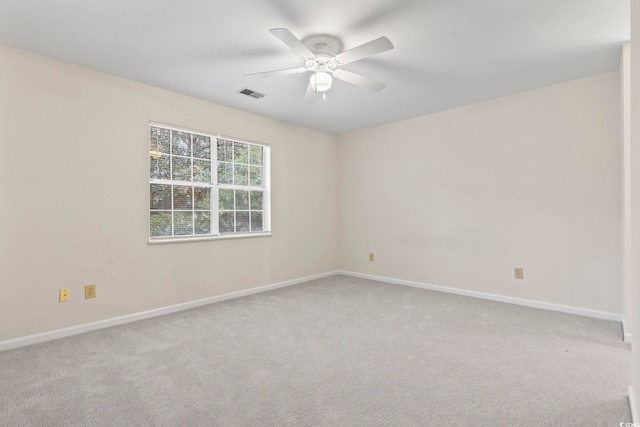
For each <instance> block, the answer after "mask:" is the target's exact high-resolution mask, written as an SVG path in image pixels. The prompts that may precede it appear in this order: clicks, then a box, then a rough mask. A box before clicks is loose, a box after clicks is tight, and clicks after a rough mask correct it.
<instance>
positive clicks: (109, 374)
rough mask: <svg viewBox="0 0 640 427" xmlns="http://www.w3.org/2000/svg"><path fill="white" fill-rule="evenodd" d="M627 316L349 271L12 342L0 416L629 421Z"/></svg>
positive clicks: (68, 421) (164, 421)
mask: <svg viewBox="0 0 640 427" xmlns="http://www.w3.org/2000/svg"><path fill="white" fill-rule="evenodd" d="M630 382H631V368H630V350H629V348H628V346H627V345H626V344H624V343H623V342H622V337H621V326H620V324H619V323H616V322H610V321H603V320H595V319H590V318H586V317H580V316H574V315H568V314H562V313H555V312H549V311H543V310H537V309H532V308H526V307H520V306H513V305H508V304H503V303H497V302H491V301H485V300H479V299H473V298H468V297H463V296H457V295H450V294H442V293H437V292H432V291H425V290H421V289H415V288H410V287H403V286H398V285H390V284H384V283H379V282H373V281H368V280H363V279H355V278H351V277H345V276H333V277H329V278H325V279H320V280H315V281H312V282H308V283H305V284H302V285H297V286H292V287H288V288H284V289H279V290H275V291H271V292H267V293H262V294H259V295H254V296H249V297H244V298H240V299H236V300H231V301H226V302H222V303H217V304H213V305H209V306H204V307H200V308H197V309H193V310H189V311H184V312H180V313H175V314H171V315H167V316H163V317H159V318H155V319H151V320H145V321H140V322H137V323H132V324H128V325H123V326H118V327H113V328H109V329H104V330H100V331H96V332H91V333H88V334H84V335H78V336H75V337H70V338H65V339H60V340H57V341H52V342H47V343H43V344H38V345H33V346H30V347H25V348H21V349H17V350H12V351H6V352H2V353H0V425H2V426H582V427H583V426H590V427H591V426H609V427H610V426H617V425H619V423H620V422H629V421H630V414H629V406H628V401H627V397H626V393H627V387H628V386H629V384H630Z"/></svg>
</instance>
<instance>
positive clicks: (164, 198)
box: [151, 184, 171, 225]
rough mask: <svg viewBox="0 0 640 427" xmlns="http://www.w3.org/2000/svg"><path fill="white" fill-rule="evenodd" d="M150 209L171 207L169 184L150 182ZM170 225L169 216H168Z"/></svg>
mask: <svg viewBox="0 0 640 427" xmlns="http://www.w3.org/2000/svg"><path fill="white" fill-rule="evenodd" d="M151 209H154V210H155V209H163V210H166V209H171V186H170V185H159V184H151ZM169 225H171V218H169Z"/></svg>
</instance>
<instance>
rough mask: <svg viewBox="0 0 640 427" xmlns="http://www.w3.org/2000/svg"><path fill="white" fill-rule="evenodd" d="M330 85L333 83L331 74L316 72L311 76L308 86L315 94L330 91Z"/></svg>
mask: <svg viewBox="0 0 640 427" xmlns="http://www.w3.org/2000/svg"><path fill="white" fill-rule="evenodd" d="M331 83H333V78H332V77H331V74H329V73H325V72H324V71H318V72H316V73H314V74H313V75H312V76H311V80H310V84H311V87H312V88H313V90H314V91H316V92H326V91H328V90H329V89H331Z"/></svg>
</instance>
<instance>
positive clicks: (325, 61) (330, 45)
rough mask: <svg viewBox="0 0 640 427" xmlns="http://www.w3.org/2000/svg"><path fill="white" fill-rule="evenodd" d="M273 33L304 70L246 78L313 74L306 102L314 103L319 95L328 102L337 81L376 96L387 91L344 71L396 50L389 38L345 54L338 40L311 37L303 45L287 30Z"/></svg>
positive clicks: (316, 36)
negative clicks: (329, 94)
mask: <svg viewBox="0 0 640 427" xmlns="http://www.w3.org/2000/svg"><path fill="white" fill-rule="evenodd" d="M270 31H271V34H273V35H274V36H276V37H277V38H278V39H279V40H280V41H282V42H283V43H284V44H286V45H287V46H289V48H290V49H291V50H292V51H293V52H294V53H295V54H296V55H298V56H300V57H301V58H302V59H303V60H304V66H302V67H296V68H287V69H283V70H274V71H266V72H262V73H253V74H246V76H251V75H259V76H261V77H273V76H280V75H286V74H298V73H305V72H312V73H313V74H312V75H311V77H310V79H309V85H308V87H307V93H306V95H305V97H304V102H312V101H315V100H316V99H317V97H318V95H319V94H320V93H321V94H322V95H323V98H325V96H326V94H325V92H326V91H328V90H329V89H330V88H331V85H332V83H333V79H334V78H336V79H339V80H342V81H345V82H347V83H351V84H353V85H356V86H359V87H363V88H365V89H369V90H372V91H374V92H379V91H381V90H382V89H384V87H385V84H384V83H381V82H379V81H376V80H373V79H370V78H368V77H365V76H362V75H360V74H356V73H353V72H351V71H348V70H345V69H343V68H341V67H342V66H343V65H346V64H349V63H351V62H356V61H359V60H361V59H364V58H368V57H370V56H373V55H376V54H378V53H382V52H385V51H387V50H391V49H393V44H392V43H391V41H389V39H388V38H386V37H380V38H377V39H375V40H372V41H370V42H368V43H365V44H362V45H360V46H357V47H354V48H353V49H349V50H346V51H344V52H342V42H341V41H340V39H338V38H337V37H333V36H329V35H326V34H319V35H312V36H309V37H307V38H305V39H304V41H302V40H300V39H298V38H297V37H296V36H294V35H293V34H292V33H291V31H289V30H287V29H286V28H274V29H272V30H270Z"/></svg>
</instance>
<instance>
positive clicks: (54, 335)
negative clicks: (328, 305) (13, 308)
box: [0, 271, 338, 351]
mask: <svg viewBox="0 0 640 427" xmlns="http://www.w3.org/2000/svg"><path fill="white" fill-rule="evenodd" d="M336 274H338V272H337V271H330V272H327V273H321V274H316V275H313V276H306V277H301V278H299V279H292V280H287V281H284V282H279V283H273V284H271V285H264V286H259V287H257V288H251V289H245V290H243V291H236V292H230V293H228V294H223V295H217V296H214V297H209V298H203V299H199V300H195V301H189V302H185V303H182V304H176V305H171V306H168V307H162V308H157V309H153V310H148V311H143V312H140V313H133V314H128V315H125V316H119V317H113V318H111V319H105V320H99V321H97V322H91V323H84V324H82V325H76V326H70V327H68V328H63V329H56V330H54V331H48V332H43V333H40V334H34V335H27V336H24V337H20V338H14V339H10V340H5V341H0V351H5V350H13V349H16V348H19V347H25V346H27V345H31V344H38V343H42V342H46V341H51V340H55V339H58V338H64V337H70V336H73V335H78V334H82V333H85V332H90V331H95V330H98V329H103V328H109V327H111V326H117V325H122V324H125V323H131V322H137V321H138V320H144V319H150V318H152V317H157V316H162V315H165V314H169V313H175V312H177V311H182V310H188V309H190V308H195V307H200V306H202V305H207V304H213V303H216V302H221V301H226V300H230V299H234V298H240V297H244V296H247V295H253V294H257V293H261V292H266V291H271V290H273V289H278V288H284V287H286V286H291V285H297V284H299V283H304V282H308V281H310V280H315V279H320V278H323V277H329V276H335V275H336Z"/></svg>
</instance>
